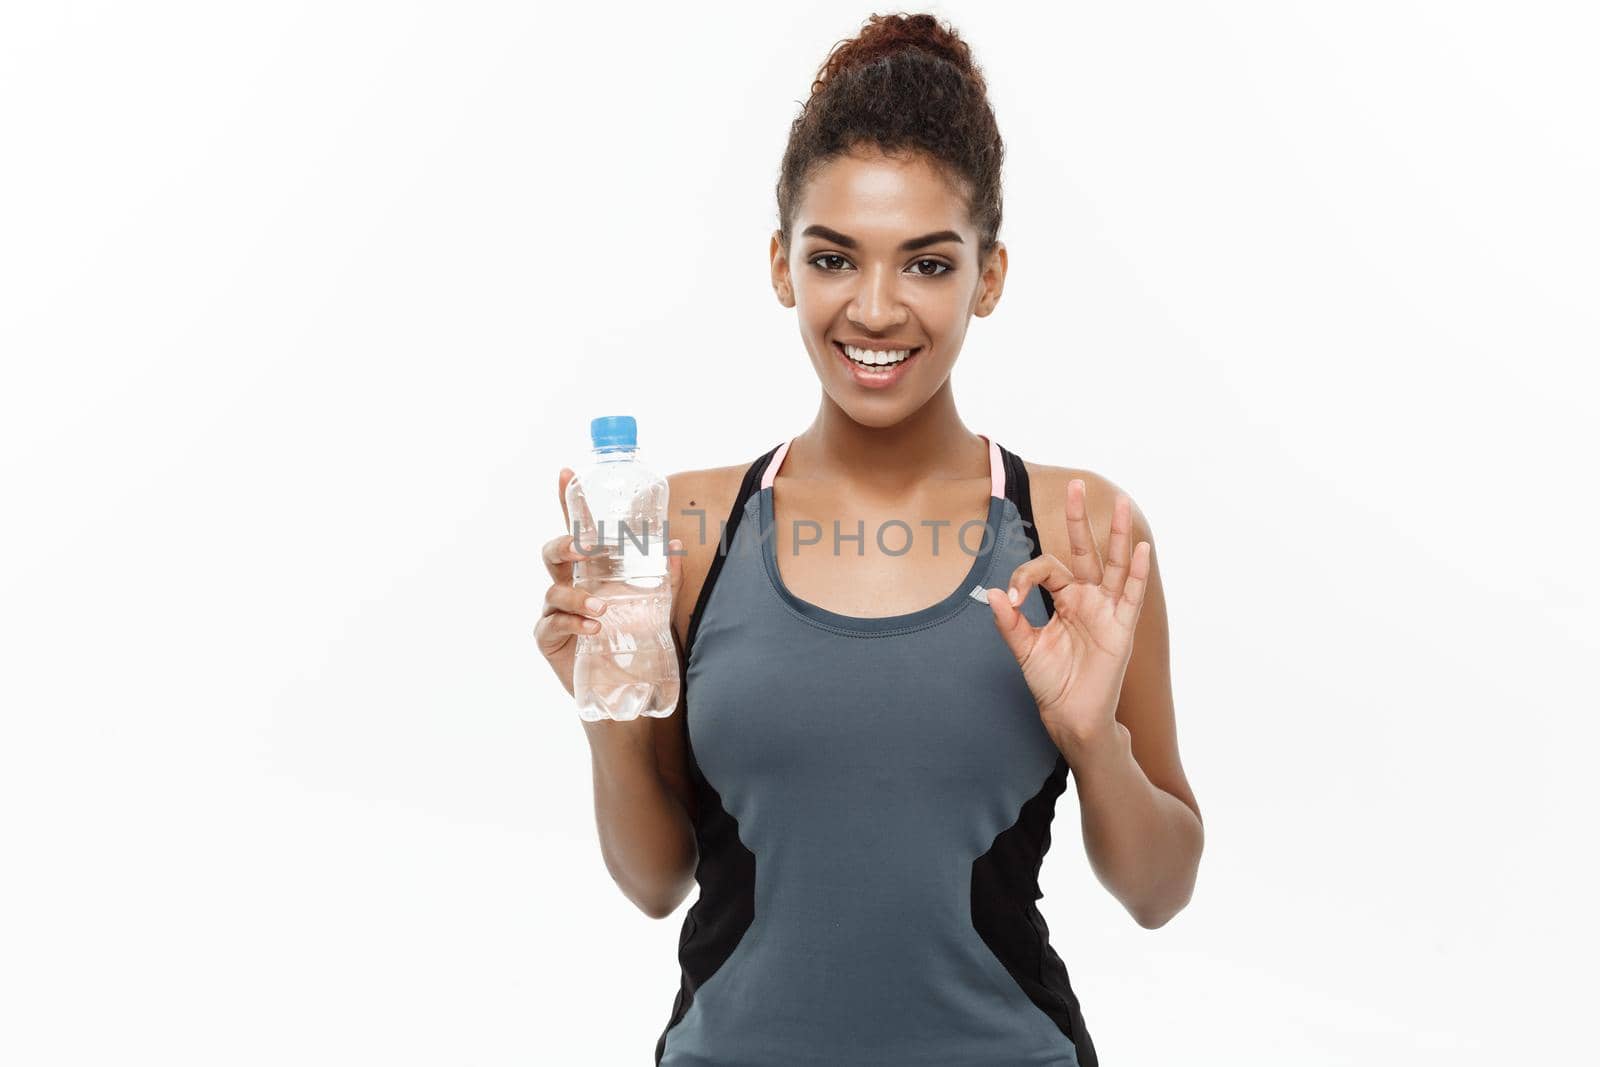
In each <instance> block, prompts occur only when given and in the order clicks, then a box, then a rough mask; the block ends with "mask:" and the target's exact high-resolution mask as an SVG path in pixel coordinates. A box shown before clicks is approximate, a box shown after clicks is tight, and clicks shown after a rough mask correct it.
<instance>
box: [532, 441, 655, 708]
mask: <svg viewBox="0 0 1600 1067" xmlns="http://www.w3.org/2000/svg"><path fill="white" fill-rule="evenodd" d="M572 477H573V471H572V469H571V468H570V467H562V468H561V474H560V476H559V478H558V479H557V482H556V494H557V496H559V497H560V498H561V517H562V519H563V520H564V522H565V525H566V531H567V532H566V533H563V534H562V535H561V536H559V537H554V538H551V539H550V540H549V541H546V542H545V543H544V552H543V555H544V565H545V569H546V570H548V571H549V572H550V580H551V585H550V588H549V589H546V590H545V594H544V612H543V613H542V614H541V615H540V616H539V622H538V624H537V625H536V626H534V629H533V632H534V636H535V637H537V638H538V640H539V651H540V652H542V653H543V654H544V658H545V659H546V660H548V661H549V663H550V669H551V670H553V671H555V672H556V677H557V678H560V679H561V684H562V685H564V686H565V687H566V689H567V692H568V693H569V694H571V693H572V692H573V689H572V667H573V661H574V660H575V659H576V657H577V652H578V635H579V634H597V633H599V632H600V622H599V617H600V615H602V614H603V613H604V612H605V610H606V605H605V601H603V600H600V599H598V598H596V597H587V596H586V595H585V594H584V592H583V591H582V590H580V589H577V588H574V586H573V584H572V564H573V563H574V562H576V561H578V560H581V559H584V558H585V556H584V554H583V553H582V552H580V551H578V550H577V548H575V547H574V546H573V544H572V518H571V516H569V515H568V514H567V483H569V482H571V481H572ZM668 547H669V548H670V550H671V551H669V553H668V556H667V570H668V574H669V577H670V581H671V586H672V593H673V596H674V597H676V596H677V593H678V589H679V587H680V586H681V585H682V583H683V558H682V556H680V555H674V554H673V553H677V552H681V551H682V550H683V546H682V545H681V544H680V543H679V542H678V541H677V540H673V541H672V542H670V544H669V546H668Z"/></svg>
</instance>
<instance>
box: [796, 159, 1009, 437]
mask: <svg viewBox="0 0 1600 1067" xmlns="http://www.w3.org/2000/svg"><path fill="white" fill-rule="evenodd" d="M793 235H794V236H793V244H792V247H791V248H790V250H789V254H788V255H787V256H785V255H784V253H783V247H782V244H781V242H780V241H779V239H778V235H777V234H776V233H774V234H773V237H772V247H771V257H772V282H773V288H774V290H775V291H776V292H777V294H778V299H779V301H780V302H781V303H782V304H783V305H784V306H785V307H792V308H797V309H798V310H799V316H798V317H799V319H800V336H801V337H802V338H803V339H804V341H805V345H806V350H807V352H809V353H810V355H811V363H812V365H813V366H814V367H815V368H816V371H817V376H818V377H819V378H820V379H821V380H822V388H823V390H824V391H825V392H826V393H827V394H828V396H829V397H831V398H832V399H833V401H834V402H835V403H836V404H838V405H839V407H840V408H842V409H843V410H844V411H845V412H846V413H847V414H849V415H850V417H851V418H852V419H854V420H855V421H856V422H859V423H861V424H862V425H866V426H878V427H882V426H892V425H895V424H896V423H899V422H900V421H901V420H903V419H905V418H906V417H908V416H910V415H911V414H913V413H915V412H916V411H917V410H918V409H920V408H921V407H922V406H923V405H924V404H925V403H927V402H928V399H929V398H930V397H932V396H933V395H934V394H935V393H937V392H938V391H939V390H940V389H941V388H943V387H944V385H945V382H946V381H948V380H949V377H950V371H951V369H952V368H953V367H954V366H955V362H956V356H957V355H959V354H960V352H961V344H962V341H963V340H965V338H966V334H967V323H968V321H969V320H970V319H971V317H972V316H973V315H987V314H989V312H991V311H992V310H994V306H995V303H996V302H997V301H998V300H999V299H1000V290H1001V287H1002V286H1003V284H1004V282H1005V272H1006V251H1005V247H1004V246H1003V245H999V246H997V247H996V248H995V249H994V251H993V252H991V253H990V255H989V257H988V261H987V262H986V263H983V264H980V263H979V262H978V248H977V241H978V234H977V231H976V230H975V229H973V227H972V223H971V220H970V219H969V218H968V208H967V200H966V197H965V196H964V195H963V192H962V191H961V190H960V189H958V188H954V187H952V185H951V184H950V182H949V180H947V179H946V178H945V177H944V176H943V174H942V173H941V172H940V171H939V170H937V169H936V168H935V167H934V166H933V165H932V164H930V163H928V162H927V160H926V158H925V157H923V156H920V155H911V156H907V157H904V158H898V159H896V158H890V157H889V156H886V155H884V154H882V153H881V152H878V151H876V150H863V151H861V152H858V153H854V154H851V155H846V156H842V157H839V158H837V159H834V160H832V161H830V162H829V163H828V164H827V165H826V166H824V167H823V168H821V169H820V170H819V171H817V173H816V174H814V175H813V176H812V178H811V179H810V181H809V182H808V183H807V184H806V187H805V189H804V191H803V192H802V194H801V197H800V201H799V203H798V204H797V205H796V208H795V217H794V222H793ZM846 346H851V347H852V348H854V347H857V346H859V347H863V348H867V349H871V350H877V351H887V352H888V354H887V355H886V356H871V357H868V358H870V359H872V360H873V363H872V364H871V365H870V366H869V365H863V363H862V361H859V360H857V359H852V358H851V354H850V351H849V350H848V349H847V348H846ZM908 350H909V351H910V352H911V355H910V357H909V358H903V359H902V358H901V357H902V356H903V355H904V353H905V352H906V351H908ZM854 354H855V355H856V356H860V355H862V353H861V352H860V351H856V352H854ZM879 360H885V361H894V360H898V362H878V361H879Z"/></svg>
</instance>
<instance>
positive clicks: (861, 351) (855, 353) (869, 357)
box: [841, 345, 911, 367]
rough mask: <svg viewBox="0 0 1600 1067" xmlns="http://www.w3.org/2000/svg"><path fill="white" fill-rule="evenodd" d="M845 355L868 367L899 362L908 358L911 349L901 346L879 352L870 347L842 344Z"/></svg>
mask: <svg viewBox="0 0 1600 1067" xmlns="http://www.w3.org/2000/svg"><path fill="white" fill-rule="evenodd" d="M841 347H843V348H844V353H845V355H847V356H849V357H850V358H851V359H853V360H855V361H856V362H857V363H864V364H866V365H867V366H869V367H882V366H886V365H888V364H890V363H900V362H903V361H905V360H906V359H908V358H910V356H911V349H909V348H902V349H898V350H896V351H893V352H879V351H876V350H874V349H870V348H856V347H855V346H854V345H843V346H841Z"/></svg>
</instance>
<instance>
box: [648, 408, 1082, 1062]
mask: <svg viewBox="0 0 1600 1067" xmlns="http://www.w3.org/2000/svg"><path fill="white" fill-rule="evenodd" d="M986 440H988V439H987V438H986ZM788 447H789V446H788V442H784V443H783V444H781V445H779V446H777V447H775V448H773V449H772V450H771V451H769V452H767V453H766V454H765V455H763V456H762V457H760V458H759V459H757V460H756V461H755V463H753V464H752V465H751V466H750V468H749V469H748V471H747V472H746V474H745V478H744V482H743V484H742V485H741V486H740V490H739V495H738V497H737V499H736V501H735V503H734V506H733V509H732V511H731V512H730V514H729V516H728V520H727V524H726V529H725V532H724V533H723V536H722V541H721V543H720V544H719V547H718V550H717V552H716V553H715V554H714V556H713V561H712V564H711V567H710V569H709V571H708V573H707V576H706V580H705V584H704V585H703V586H702V588H701V592H700V597H699V600H698V601H697V602H696V604H695V609H694V612H693V615H692V616H691V618H690V622H689V629H688V632H687V634H686V643H687V655H688V671H687V675H686V678H685V686H686V690H685V693H686V704H685V714H683V715H681V716H680V718H681V719H682V720H683V724H682V725H683V729H684V730H685V731H686V732H687V742H688V751H689V772H690V778H691V781H692V784H693V787H694V791H695V798H696V802H697V809H698V810H697V812H696V818H695V835H696V839H697V841H698V844H699V849H700V859H699V864H698V866H697V868H696V871H695V878H696V880H697V882H698V883H699V888H700V893H699V897H698V898H697V900H696V901H695V903H694V905H693V906H692V907H691V908H690V909H689V911H688V914H687V915H686V916H685V918H684V922H683V928H682V932H681V934H680V937H679V951H678V955H679V962H680V964H681V968H682V981H681V983H680V986H679V990H678V995H677V998H676V1000H675V1002H674V1004H673V1007H672V1014H671V1018H670V1019H669V1021H668V1023H667V1026H666V1029H665V1030H664V1031H663V1032H662V1034H661V1038H660V1040H659V1041H658V1042H657V1044H656V1054H655V1059H656V1063H657V1064H658V1065H663V1067H713V1065H715V1067H790V1065H800V1064H806V1065H828V1067H912V1065H916V1067H935V1065H941V1067H1096V1065H1097V1062H1098V1061H1097V1060H1096V1057H1095V1052H1094V1045H1093V1043H1092V1042H1091V1041H1090V1039H1089V1034H1088V1031H1087V1030H1086V1029H1085V1027H1084V1020H1083V1014H1082V1012H1081V1011H1080V1010H1079V1007H1078V1000H1077V997H1076V996H1075V995H1074V994H1073V991H1072V986H1071V984H1070V983H1069V981H1068V978H1067V970H1066V967H1065V966H1064V965H1063V963H1062V961H1061V959H1060V957H1059V956H1058V955H1057V954H1056V952H1055V951H1054V949H1053V948H1052V947H1051V945H1050V938H1049V930H1048V927H1047V926H1046V924H1045V921H1044V917H1043V916H1042V915H1041V914H1040V913H1039V910H1038V908H1037V907H1036V906H1035V901H1037V900H1039V899H1040V898H1041V897H1042V893H1041V892H1040V889H1039V883H1038V874H1039V869H1040V865H1041V863H1042V862H1043V859H1044V854H1045V852H1046V850H1048V849H1049V847H1050V823H1051V820H1052V817H1053V815H1054V812H1055V802H1056V798H1057V797H1059V796H1060V795H1061V793H1062V792H1063V791H1064V789H1065V788H1066V776H1067V764H1066V761H1065V759H1064V758H1063V757H1062V755H1061V753H1060V751H1059V750H1058V749H1057V748H1056V746H1055V744H1054V743H1053V742H1052V741H1051V740H1050V737H1049V735H1048V734H1047V733H1046V732H1045V729H1044V725H1043V723H1042V722H1041V721H1040V718H1039V710H1038V706H1037V705H1036V704H1035V702H1034V700H1033V697H1032V695H1031V694H1030V693H1029V691H1028V688H1027V684H1026V683H1025V682H1024V681H1023V678H1022V674H1021V671H1020V670H1019V669H1018V667H1017V662H1016V659H1015V658H1014V657H1013V656H1012V654H1011V652H1010V650H1009V649H1008V648H1007V647H1006V645H1005V643H1004V641H1003V640H1002V639H1001V637H1000V635H999V634H998V633H997V632H996V631H995V626H994V622H993V620H992V616H991V610H990V608H989V606H988V604H987V603H985V602H983V601H982V600H981V599H980V598H981V596H982V593H981V590H982V589H984V588H985V587H989V586H999V587H1004V585H1005V583H1006V580H1007V579H1008V578H1009V576H1010V574H1011V571H1012V570H1013V569H1014V568H1016V567H1017V566H1018V565H1020V564H1021V563H1023V562H1024V561H1026V560H1028V559H1030V558H1032V557H1034V556H1037V555H1038V554H1039V548H1038V544H1037V540H1036V538H1034V537H1033V536H1032V530H1033V512H1032V502H1031V499H1030V497H1029V493H1028V476H1027V471H1026V468H1025V467H1024V466H1023V464H1022V461H1021V459H1019V458H1018V457H1017V456H1016V455H1015V454H1013V453H1011V452H1009V451H1007V450H1006V449H1004V448H1001V447H1000V445H998V444H997V443H995V442H994V441H992V440H989V453H990V474H991V485H990V489H991V495H990V498H989V515H988V522H987V525H986V528H985V530H980V529H978V528H977V527H975V526H974V527H973V528H972V529H970V530H968V531H967V535H966V537H965V538H964V540H963V542H962V543H963V544H964V545H965V549H964V550H965V551H967V552H968V553H969V554H970V555H971V558H972V565H971V568H970V570H969V571H968V573H967V575H966V577H965V579H964V580H963V581H962V583H961V585H959V586H958V587H957V588H955V589H954V590H952V591H951V592H950V594H949V595H948V596H946V597H945V598H944V599H942V600H940V601H939V602H938V603H936V604H933V605H930V606H928V607H926V608H923V609H921V610H918V611H914V612H911V613H909V614H904V615H896V616H891V617H886V618H857V617H854V616H848V615H840V614H836V613H834V612H831V611H827V610H825V609H823V608H820V607H818V606H816V605H814V604H811V603H808V602H807V601H804V600H802V599H800V598H799V597H797V596H795V595H794V594H793V593H791V592H790V591H789V590H788V589H787V588H786V587H785V585H784V583H783V580H782V578H781V576H780V573H779V570H778V561H777V552H778V548H777V536H776V531H775V529H774V519H773V501H772V497H773V489H772V483H773V477H774V476H775V475H776V473H777V471H778V467H779V465H780V464H781V463H782V462H783V457H784V455H785V454H786V453H787V451H788ZM985 531H987V532H985ZM957 532H959V531H957V530H950V529H948V528H947V529H946V530H945V531H944V533H943V536H945V537H949V536H953V535H954V534H955V533H957ZM980 535H981V536H980ZM868 536H869V537H871V536H873V534H872V533H871V532H869V533H868ZM894 536H895V535H893V534H885V543H888V544H897V543H899V542H898V541H896V540H893V538H894ZM902 536H903V535H902ZM980 542H981V543H980ZM948 544H949V542H947V541H945V540H941V542H940V550H941V551H944V550H946V546H947V545H948ZM975 590H976V591H977V593H976V595H975V593H974V591H975ZM1051 608H1052V605H1051V603H1050V601H1049V599H1048V596H1047V594H1046V593H1045V592H1044V591H1043V590H1039V591H1038V592H1037V595H1035V596H1030V597H1029V598H1028V600H1027V602H1026V603H1025V605H1024V607H1023V611H1024V614H1025V615H1026V616H1027V617H1028V619H1029V620H1030V621H1031V622H1033V623H1034V624H1035V625H1040V624H1042V623H1043V622H1044V621H1045V620H1046V619H1047V618H1048V617H1049V613H1050V611H1051Z"/></svg>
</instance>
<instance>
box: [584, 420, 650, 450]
mask: <svg viewBox="0 0 1600 1067" xmlns="http://www.w3.org/2000/svg"><path fill="white" fill-rule="evenodd" d="M589 440H590V441H592V442H593V443H594V447H595V448H637V447H639V428H638V425H637V424H636V423H635V422H634V421H633V416H632V415H601V416H600V417H599V418H598V419H590V420H589Z"/></svg>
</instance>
